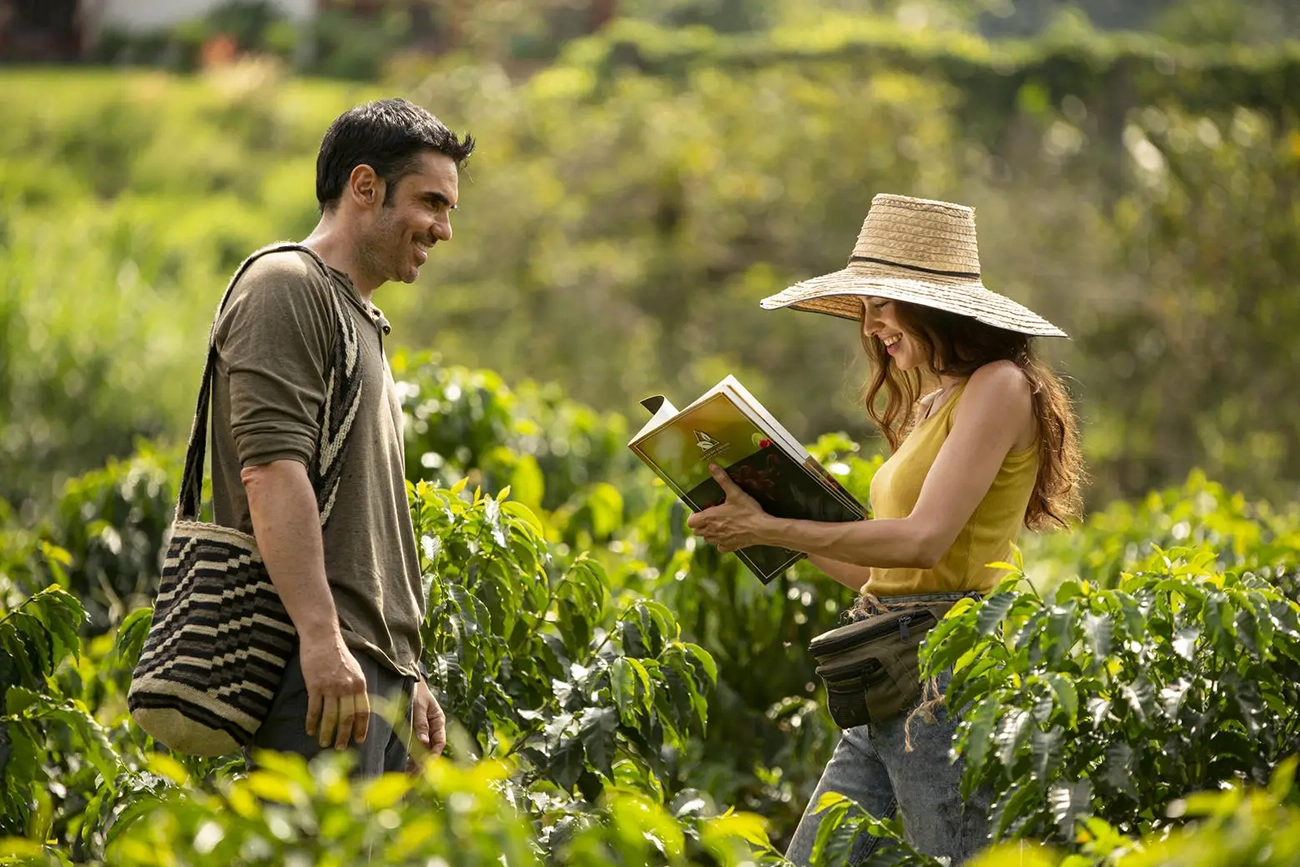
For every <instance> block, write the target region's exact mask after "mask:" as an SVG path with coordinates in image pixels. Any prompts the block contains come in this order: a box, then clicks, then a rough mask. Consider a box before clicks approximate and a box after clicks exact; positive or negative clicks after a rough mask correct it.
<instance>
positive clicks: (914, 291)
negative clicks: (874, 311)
mask: <svg viewBox="0 0 1300 867" xmlns="http://www.w3.org/2000/svg"><path fill="white" fill-rule="evenodd" d="M891 272H892V273H891ZM863 297H880V298H890V299H893V300H895V301H906V302H908V303H909V304H920V305H922V306H924V307H933V308H935V309H937V310H946V311H948V312H949V313H956V314H958V315H961V316H969V317H971V318H972V319H975V320H976V321H979V322H983V323H984V324H985V325H991V326H993V327H994V328H1002V329H1005V330H1007V331H1017V332H1020V333H1022V334H1032V335H1034V336H1036V337H1069V335H1068V334H1066V333H1065V332H1064V331H1062V330H1061V329H1060V328H1057V327H1056V326H1055V325H1053V324H1052V323H1050V322H1048V321H1047V320H1046V319H1044V318H1043V317H1041V316H1039V315H1038V314H1037V313H1035V312H1034V311H1032V310H1030V309H1029V308H1028V307H1025V306H1024V305H1023V304H1019V303H1018V302H1015V301H1012V300H1011V299H1010V298H1007V297H1006V296H1005V295H999V294H998V293H996V292H993V291H990V290H989V289H988V288H986V287H985V286H984V284H983V283H981V282H980V281H979V280H978V279H970V278H967V277H948V276H944V275H934V276H930V275H925V276H920V275H917V276H907V277H902V276H898V271H897V270H894V269H889V271H885V270H884V269H879V268H876V267H866V266H862V265H858V264H856V263H855V264H850V265H849V266H848V267H847V268H844V269H842V270H839V271H834V272H832V273H830V274H823V275H822V276H820V277H814V278H812V279H811V280H804V281H803V282H801V283H796V284H795V285H793V286H791V287H789V288H788V289H784V290H782V291H781V292H778V293H776V294H775V295H770V296H768V297H767V298H764V299H763V300H762V301H760V302H759V305H760V306H761V307H762V308H763V309H764V310H778V309H781V308H783V307H790V308H792V309H794V310H805V311H808V312H810V313H825V314H828V315H830V316H838V317H840V318H842V319H853V320H855V321H856V320H861V319H862V301H861V300H860V299H862V298H863Z"/></svg>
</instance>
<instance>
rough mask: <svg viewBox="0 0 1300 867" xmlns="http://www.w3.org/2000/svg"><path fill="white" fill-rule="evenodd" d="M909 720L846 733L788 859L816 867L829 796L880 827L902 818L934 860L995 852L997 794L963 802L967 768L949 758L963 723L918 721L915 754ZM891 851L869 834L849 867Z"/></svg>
mask: <svg viewBox="0 0 1300 867" xmlns="http://www.w3.org/2000/svg"><path fill="white" fill-rule="evenodd" d="M924 598H925V599H926V600H928V601H943V600H944V599H945V597H941V596H929V597H924ZM948 598H956V597H948ZM921 599H922V597H893V598H890V599H887V600H881V601H882V602H883V603H884V604H885V605H887V606H890V607H892V606H893V605H894V604H895V603H906V602H908V601H919V600H921ZM950 678H951V673H950V672H945V673H943V674H942V675H941V676H940V677H939V687H940V689H947V686H948V680H949V679H950ZM917 704H918V705H919V704H920V700H918V702H917ZM909 716H911V711H906V712H904V713H901V714H899V715H898V716H895V717H893V718H892V719H888V720H885V721H884V722H881V723H874V722H873V723H868V724H867V725H864V726H856V727H854V728H850V729H845V730H844V732H843V733H842V734H841V735H840V741H839V743H838V744H837V745H836V746H835V752H834V753H833V754H832V755H831V760H830V762H828V763H827V765H826V770H825V771H823V772H822V777H821V780H820V781H819V782H818V783H817V788H816V789H815V790H814V791H813V795H812V798H811V799H810V800H809V802H808V807H807V809H806V810H805V811H804V814H803V818H802V819H800V820H799V825H798V827H797V828H795V832H794V837H793V838H792V839H791V840H790V846H789V848H788V849H787V850H786V858H788V859H789V860H791V861H793V862H794V863H795V864H799V865H801V867H806V865H807V864H808V863H809V859H810V857H811V856H812V848H813V842H814V841H815V840H816V839H817V827H818V825H819V824H820V823H821V818H820V817H819V816H818V815H817V814H816V812H815V811H816V807H817V802H818V800H820V799H821V797H822V795H824V794H826V793H827V792H838V793H840V794H842V795H844V796H846V797H848V798H849V799H851V800H853V801H855V802H857V804H858V805H859V806H860V807H862V808H863V809H864V810H866V811H867V813H868V814H870V815H872V816H875V817H876V818H878V819H892V818H893V817H894V816H895V815H898V816H901V817H902V820H903V834H904V837H905V839H906V840H907V842H908V843H909V844H911V846H912V847H913V848H915V849H916V850H917V851H919V852H923V853H925V854H926V855H930V856H933V857H942V856H947V857H948V858H950V859H951V863H952V865H953V867H957V865H960V864H962V863H963V862H964V861H966V860H967V859H969V858H971V857H972V856H973V855H974V854H975V853H976V852H978V851H979V850H980V849H982V848H984V847H985V846H986V845H988V833H989V802H990V797H989V793H988V791H987V790H983V789H977V790H976V792H975V793H974V795H972V797H971V798H970V800H967V801H963V800H962V798H961V795H960V794H959V786H960V783H961V775H962V771H963V770H964V769H965V762H962V761H959V762H957V763H956V764H954V763H952V762H951V761H950V760H949V757H948V752H949V749H950V748H951V747H952V741H953V736H954V735H955V734H956V731H957V722H958V719H957V718H956V717H955V716H950V715H949V714H948V711H947V708H946V707H944V706H941V707H940V708H938V709H937V710H936V711H935V714H934V718H935V720H936V721H935V722H933V723H930V722H926V720H925V718H924V715H923V714H917V715H916V716H915V717H913V718H912V722H911V726H910V734H911V746H912V749H911V750H910V751H908V749H907V735H908V732H907V731H906V727H907V720H908V717H909ZM886 845H889V841H887V840H883V839H881V838H879V837H872V836H870V835H868V834H866V833H864V834H863V835H861V836H860V837H858V839H857V841H856V842H855V843H854V846H853V850H852V854H851V855H850V858H849V863H850V864H853V863H856V862H858V861H860V860H862V859H864V858H866V857H867V856H868V855H870V854H871V853H872V852H873V851H876V849H877V848H880V847H883V846H886Z"/></svg>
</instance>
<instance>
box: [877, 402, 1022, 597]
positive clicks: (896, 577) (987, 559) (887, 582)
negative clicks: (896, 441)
mask: <svg viewBox="0 0 1300 867" xmlns="http://www.w3.org/2000/svg"><path fill="white" fill-rule="evenodd" d="M965 390H966V383H962V384H961V385H959V386H958V387H957V390H956V391H955V392H954V394H953V395H952V396H951V397H950V398H948V400H947V401H945V402H944V403H943V405H942V406H940V407H939V408H938V410H936V411H935V413H934V415H932V416H930V417H929V418H927V419H925V420H924V421H922V422H921V423H919V424H918V425H916V426H915V427H914V428H913V429H912V432H911V433H910V434H908V436H907V438H906V439H904V440H903V443H902V445H901V446H899V448H898V451H896V452H894V454H893V455H891V456H890V458H889V460H887V461H885V462H884V464H882V465H881V467H880V469H879V470H877V471H876V475H875V477H874V478H872V480H871V494H870V497H871V510H872V516H873V517H874V518H906V517H907V516H908V515H910V514H911V513H912V509H913V508H914V507H915V506H916V501H917V499H918V498H919V497H920V496H921V485H922V483H924V482H925V477H926V475H927V474H928V473H929V472H930V467H931V466H932V465H933V464H934V459H935V458H936V457H938V455H939V448H940V447H941V446H942V445H943V443H944V440H946V439H947V438H948V432H949V431H950V430H952V414H953V410H954V409H955V408H956V406H957V402H958V401H959V400H960V399H961V396H962V393H963V392H964V391H965ZM1037 477H1038V442H1037V441H1035V442H1034V444H1033V445H1031V446H1030V447H1029V448H1027V449H1024V450H1023V451H1018V452H1011V453H1010V454H1008V455H1007V456H1006V459H1005V460H1003V461H1002V467H1001V468H1000V469H999V470H998V474H997V477H996V478H995V479H994V480H993V485H992V486H991V487H990V488H989V491H988V493H987V494H985V495H984V499H983V500H981V501H980V504H979V506H977V507H976V509H975V512H974V514H972V515H971V517H970V520H969V521H967V522H966V526H964V527H962V528H961V532H960V533H958V534H957V539H956V541H954V542H953V543H952V547H951V548H949V549H948V551H947V553H946V554H944V555H943V557H942V558H941V559H940V560H939V562H938V563H937V564H935V566H934V568H932V569H881V568H876V569H873V570H872V575H871V580H870V581H868V582H867V585H866V587H865V588H864V589H865V590H866V591H867V592H868V593H874V594H875V595H876V596H908V595H912V594H915V593H964V592H966V591H969V590H978V591H980V592H986V591H988V590H991V589H993V587H994V586H996V584H997V583H998V581H999V580H1001V578H1002V576H1003V575H1005V574H1006V573H1005V572H1004V571H1003V570H1000V569H990V568H988V566H986V565H985V564H987V563H995V562H999V561H1001V562H1006V561H1008V560H1010V556H1011V544H1012V543H1013V542H1015V541H1016V539H1017V538H1018V537H1019V535H1020V528H1021V527H1022V526H1024V521H1025V509H1026V508H1027V507H1028V505H1029V497H1030V494H1032V493H1033V490H1034V480H1035V479H1036V478H1037Z"/></svg>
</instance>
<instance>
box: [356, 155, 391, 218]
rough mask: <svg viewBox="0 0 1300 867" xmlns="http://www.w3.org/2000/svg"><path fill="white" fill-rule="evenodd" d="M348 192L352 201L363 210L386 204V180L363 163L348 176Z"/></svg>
mask: <svg viewBox="0 0 1300 867" xmlns="http://www.w3.org/2000/svg"><path fill="white" fill-rule="evenodd" d="M348 192H349V194H350V195H351V196H352V200H353V201H354V202H356V204H357V205H359V206H360V207H362V208H363V209H369V208H373V207H375V206H376V205H382V204H383V203H384V179H383V178H381V177H379V175H377V174H375V170H374V169H372V168H371V167H370V166H368V165H366V164H365V163H362V164H361V165H359V166H357V167H356V168H354V169H353V170H352V174H351V175H349V176H348Z"/></svg>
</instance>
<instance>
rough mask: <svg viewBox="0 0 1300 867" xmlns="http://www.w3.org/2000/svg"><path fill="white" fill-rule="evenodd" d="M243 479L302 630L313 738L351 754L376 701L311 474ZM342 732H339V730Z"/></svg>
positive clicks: (253, 471)
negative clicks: (347, 615) (347, 628)
mask: <svg viewBox="0 0 1300 867" xmlns="http://www.w3.org/2000/svg"><path fill="white" fill-rule="evenodd" d="M240 478H241V480H242V481H243V483H244V490H245V491H246V492H247V495H248V510H249V513H250V515H251V517H252V520H253V534H254V536H255V537H256V539H257V547H258V550H259V551H260V552H261V554H262V560H263V562H265V563H266V570H267V572H268V573H270V576H271V583H272V584H273V585H275V589H276V592H277V593H279V594H280V599H281V601H282V602H283V603H284V608H285V611H287V612H288V614H289V618H290V619H291V620H292V621H293V625H294V628H295V629H297V630H298V641H299V658H300V660H301V663H302V676H303V680H304V682H305V683H306V685H307V702H308V704H307V720H306V725H307V734H308V735H309V736H315V735H316V728H317V724H318V723H319V727H320V736H319V738H318V739H317V740H318V743H320V745H321V746H322V747H327V746H329V744H330V742H331V740H332V741H333V742H334V745H335V747H336V748H337V749H340V750H341V749H345V748H346V747H347V745H348V742H349V740H350V739H352V738H353V737H355V739H356V741H357V743H361V742H362V741H364V740H365V739H366V732H367V731H368V730H369V728H370V700H369V697H368V696H367V694H366V676H365V674H364V673H363V672H362V670H361V666H360V665H358V664H357V661H356V659H354V658H353V656H352V652H351V651H350V650H348V648H347V646H346V645H345V644H344V643H343V634H342V632H341V630H340V629H339V620H338V612H337V611H336V610H335V608H334V598H333V596H331V595H330V589H329V584H328V583H327V582H326V580H325V553H324V547H323V545H322V543H321V530H320V512H319V511H318V510H317V508H316V494H315V492H314V491H313V490H312V486H311V481H310V479H308V478H307V468H306V467H304V466H303V465H302V464H301V463H300V462H298V461H296V460H279V461H273V462H271V463H269V464H262V465H256V466H248V467H245V468H244V469H243V470H242V471H241V473H240ZM336 726H337V732H336V730H335V729H336Z"/></svg>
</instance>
